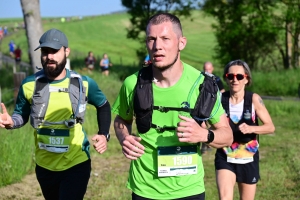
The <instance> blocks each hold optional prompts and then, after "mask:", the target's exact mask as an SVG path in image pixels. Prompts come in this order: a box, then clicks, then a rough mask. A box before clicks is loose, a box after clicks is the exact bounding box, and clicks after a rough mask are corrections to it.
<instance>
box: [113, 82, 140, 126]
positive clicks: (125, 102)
mask: <svg viewBox="0 0 300 200" xmlns="http://www.w3.org/2000/svg"><path fill="white" fill-rule="evenodd" d="M135 84H136V79H135V82H134V80H133V79H132V77H130V78H127V79H125V81H124V83H123V85H122V87H121V89H120V92H119V95H118V97H117V99H116V101H115V102H114V104H113V106H112V112H113V113H115V114H117V115H119V116H120V117H122V118H123V119H125V120H132V119H133V93H134V92H133V91H134V86H135Z"/></svg>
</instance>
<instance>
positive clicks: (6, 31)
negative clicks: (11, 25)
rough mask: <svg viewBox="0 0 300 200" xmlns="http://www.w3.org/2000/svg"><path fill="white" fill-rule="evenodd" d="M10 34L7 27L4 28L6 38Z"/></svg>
mask: <svg viewBox="0 0 300 200" xmlns="http://www.w3.org/2000/svg"><path fill="white" fill-rule="evenodd" d="M7 34H8V29H7V26H5V27H4V36H6V35H7Z"/></svg>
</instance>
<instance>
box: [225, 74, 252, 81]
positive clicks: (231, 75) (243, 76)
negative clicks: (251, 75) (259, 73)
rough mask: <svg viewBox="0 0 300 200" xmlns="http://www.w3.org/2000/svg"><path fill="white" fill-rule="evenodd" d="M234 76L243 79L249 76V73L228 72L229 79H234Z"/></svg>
mask: <svg viewBox="0 0 300 200" xmlns="http://www.w3.org/2000/svg"><path fill="white" fill-rule="evenodd" d="M234 77H236V79H237V80H239V81H240V80H243V79H244V78H245V77H247V74H228V73H227V74H226V78H227V79H228V80H233V79H234Z"/></svg>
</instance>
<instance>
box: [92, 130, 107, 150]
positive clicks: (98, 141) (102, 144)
mask: <svg viewBox="0 0 300 200" xmlns="http://www.w3.org/2000/svg"><path fill="white" fill-rule="evenodd" d="M92 140H93V141H94V143H93V146H94V149H95V150H96V151H97V152H98V153H100V154H102V153H104V152H105V151H106V149H107V140H106V137H105V135H98V134H97V135H95V136H94V137H93V138H92Z"/></svg>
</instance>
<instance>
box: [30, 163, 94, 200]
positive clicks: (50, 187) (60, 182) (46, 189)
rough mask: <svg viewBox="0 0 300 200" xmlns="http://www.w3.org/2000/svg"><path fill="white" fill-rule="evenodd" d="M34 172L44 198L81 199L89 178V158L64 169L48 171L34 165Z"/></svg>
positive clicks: (51, 199) (55, 199)
mask: <svg viewBox="0 0 300 200" xmlns="http://www.w3.org/2000/svg"><path fill="white" fill-rule="evenodd" d="M35 172H36V177H37V180H38V182H39V184H40V186H41V189H42V193H43V195H44V197H45V199H47V200H57V199H72V200H82V199H83V197H84V194H85V192H86V189H87V185H88V181H89V178H90V173H91V160H87V161H85V162H83V163H80V164H77V165H75V166H73V167H71V168H69V169H66V170H64V171H50V170H48V169H45V168H43V167H40V166H38V165H36V168H35Z"/></svg>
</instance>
